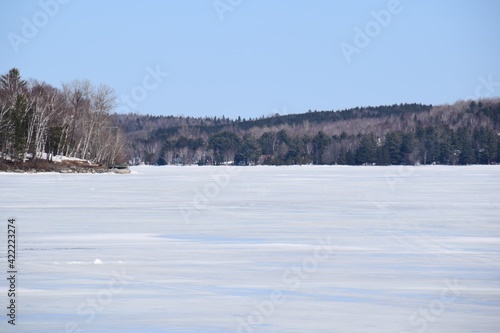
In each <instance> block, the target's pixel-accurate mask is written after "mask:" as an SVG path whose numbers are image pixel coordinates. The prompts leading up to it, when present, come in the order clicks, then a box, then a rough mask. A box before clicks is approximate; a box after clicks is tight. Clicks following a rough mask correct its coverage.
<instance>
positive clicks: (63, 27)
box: [0, 0, 500, 118]
mask: <svg viewBox="0 0 500 333" xmlns="http://www.w3.org/2000/svg"><path fill="white" fill-rule="evenodd" d="M499 14H500V1H498V0H474V1H473V0H418V1H417V0H399V1H398V0H381V1H379V0H372V1H353V0H311V1H303V0H274V1H270V0H215V1H214V0H192V1H190V0H162V1H160V0H157V1H152V0H142V1H127V0H122V1H118V0H113V1H112V0H109V1H97V0H85V1H84V0H40V1H31V0H23V1H15V0H0V51H1V52H0V72H1V73H2V74H4V73H6V72H7V71H8V70H9V69H10V68H12V67H17V68H19V69H20V70H21V74H22V75H23V77H25V78H36V79H38V80H42V81H46V82H48V83H50V84H53V85H55V86H58V87H60V86H61V83H62V82H69V81H72V80H74V79H88V80H90V81H91V82H93V83H94V84H96V85H97V84H101V83H103V84H107V85H109V86H110V87H112V88H113V89H114V90H115V92H116V94H117V96H118V97H119V101H118V107H117V111H119V112H127V111H130V112H137V113H141V114H156V115H160V114H161V115H184V116H222V115H224V116H226V117H230V118H236V117H238V116H241V117H242V118H248V117H258V116H261V115H270V114H273V113H281V114H284V113H299V112H307V111H308V110H310V109H311V110H339V109H344V108H349V107H355V106H367V105H372V106H376V105H383V104H394V103H412V102H416V103H426V104H441V103H452V102H454V101H456V100H458V99H465V98H470V97H474V96H477V97H490V96H500V19H499ZM167 73H168V75H167ZM127 96H128V97H127Z"/></svg>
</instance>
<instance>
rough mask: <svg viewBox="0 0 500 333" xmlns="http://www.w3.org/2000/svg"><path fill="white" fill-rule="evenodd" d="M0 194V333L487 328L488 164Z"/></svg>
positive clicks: (497, 328) (4, 186) (492, 268)
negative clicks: (10, 313)
mask: <svg viewBox="0 0 500 333" xmlns="http://www.w3.org/2000/svg"><path fill="white" fill-rule="evenodd" d="M0 189H1V194H0V239H1V241H0V244H1V249H0V262H1V264H0V269H1V271H2V276H4V277H3V278H2V279H1V284H0V288H1V294H0V302H1V303H0V306H1V308H2V309H4V310H2V316H1V317H0V318H1V322H0V332H37V333H45V332H47V333H49V332H50V333H63V332H92V333H111V332H120V333H129V332H130V333H131V332H146V333H151V332H155V333H156V332H165V333H166V332H169V333H170V332H176V333H178V332H187V333H195V332H196V333H222V332H224V333H225V332H262V333H271V332H272V333H281V332H283V333H285V332H300V333H307V332H324V333H336V332H338V333H346V332H347V333H350V332H364V333H388V332H397V333H403V332H404V333H406V332H408V333H409V332H429V333H430V332H439V333H461V332H464V333H465V332H467V333H496V332H500V167H498V166H466V167H445V166H426V167H423V166H420V167H311V166H302V167H299V166H295V167H246V168H240V167H134V168H132V174H130V175H116V174H96V175H92V174H74V175H73V174H64V175H62V174H55V173H53V174H50V173H49V174H5V173H3V174H0ZM9 218H15V219H16V223H17V242H18V243H17V248H18V249H17V255H18V258H17V266H18V272H19V273H18V277H17V298H16V302H17V318H16V326H15V327H14V326H12V325H8V324H7V320H8V317H7V316H6V315H5V313H7V310H6V306H7V305H8V304H7V302H8V298H7V289H8V286H7V281H6V278H5V275H6V271H7V258H6V257H7V242H6V240H7V220H8V219H9Z"/></svg>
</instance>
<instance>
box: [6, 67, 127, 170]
mask: <svg viewBox="0 0 500 333" xmlns="http://www.w3.org/2000/svg"><path fill="white" fill-rule="evenodd" d="M114 103H115V95H114V93H113V90H112V89H111V88H109V87H107V86H104V85H103V86H98V87H94V86H93V85H92V84H91V83H90V82H89V81H73V82H71V83H65V84H63V85H62V89H58V88H55V87H53V86H51V85H49V84H47V83H44V82H38V81H35V80H31V81H26V80H23V79H22V78H21V74H20V72H19V70H18V69H16V68H13V69H11V70H10V71H9V72H8V73H7V74H5V75H2V76H1V77H0V163H14V162H26V161H28V160H30V161H33V160H37V159H42V158H43V159H44V160H49V161H50V160H51V158H52V157H53V156H54V155H64V156H68V157H75V158H80V159H84V160H88V161H91V162H93V163H98V164H113V163H116V162H120V161H121V160H122V161H125V160H126V156H125V155H124V153H123V152H124V148H125V145H126V138H125V136H124V134H123V132H122V130H121V129H120V128H119V127H117V126H116V124H115V123H114V118H112V117H111V116H110V111H111V110H113V108H114V107H115V105H114Z"/></svg>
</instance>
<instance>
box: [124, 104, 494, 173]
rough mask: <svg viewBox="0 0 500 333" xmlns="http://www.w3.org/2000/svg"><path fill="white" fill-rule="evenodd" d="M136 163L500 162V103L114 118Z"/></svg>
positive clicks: (356, 163)
mask: <svg viewBox="0 0 500 333" xmlns="http://www.w3.org/2000/svg"><path fill="white" fill-rule="evenodd" d="M115 117H116V119H117V122H118V123H119V124H121V126H123V128H124V129H125V131H126V133H127V136H128V137H129V142H130V145H129V155H130V156H131V157H132V161H133V162H135V163H143V162H144V163H149V164H160V165H164V164H182V165H186V164H200V165H219V164H237V165H254V164H267V165H293V164H311V163H312V164H340V165H363V164H370V165H371V164H376V165H398V164H451V165H456V164H477V163H480V164H490V163H498V162H500V147H499V144H500V140H499V136H498V133H499V132H500V101H499V100H492V99H490V100H482V101H479V102H475V101H468V102H465V101H461V102H457V103H455V104H453V105H443V106H431V105H421V104H400V105H392V106H380V107H367V108H355V109H350V110H343V111H337V112H335V111H309V112H307V113H304V114H299V115H284V116H281V115H273V116H269V117H261V118H259V119H253V120H251V119H250V120H241V119H237V120H230V119H227V118H189V117H187V118H184V117H174V116H169V117H154V116H140V115H133V114H129V115H115Z"/></svg>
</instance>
